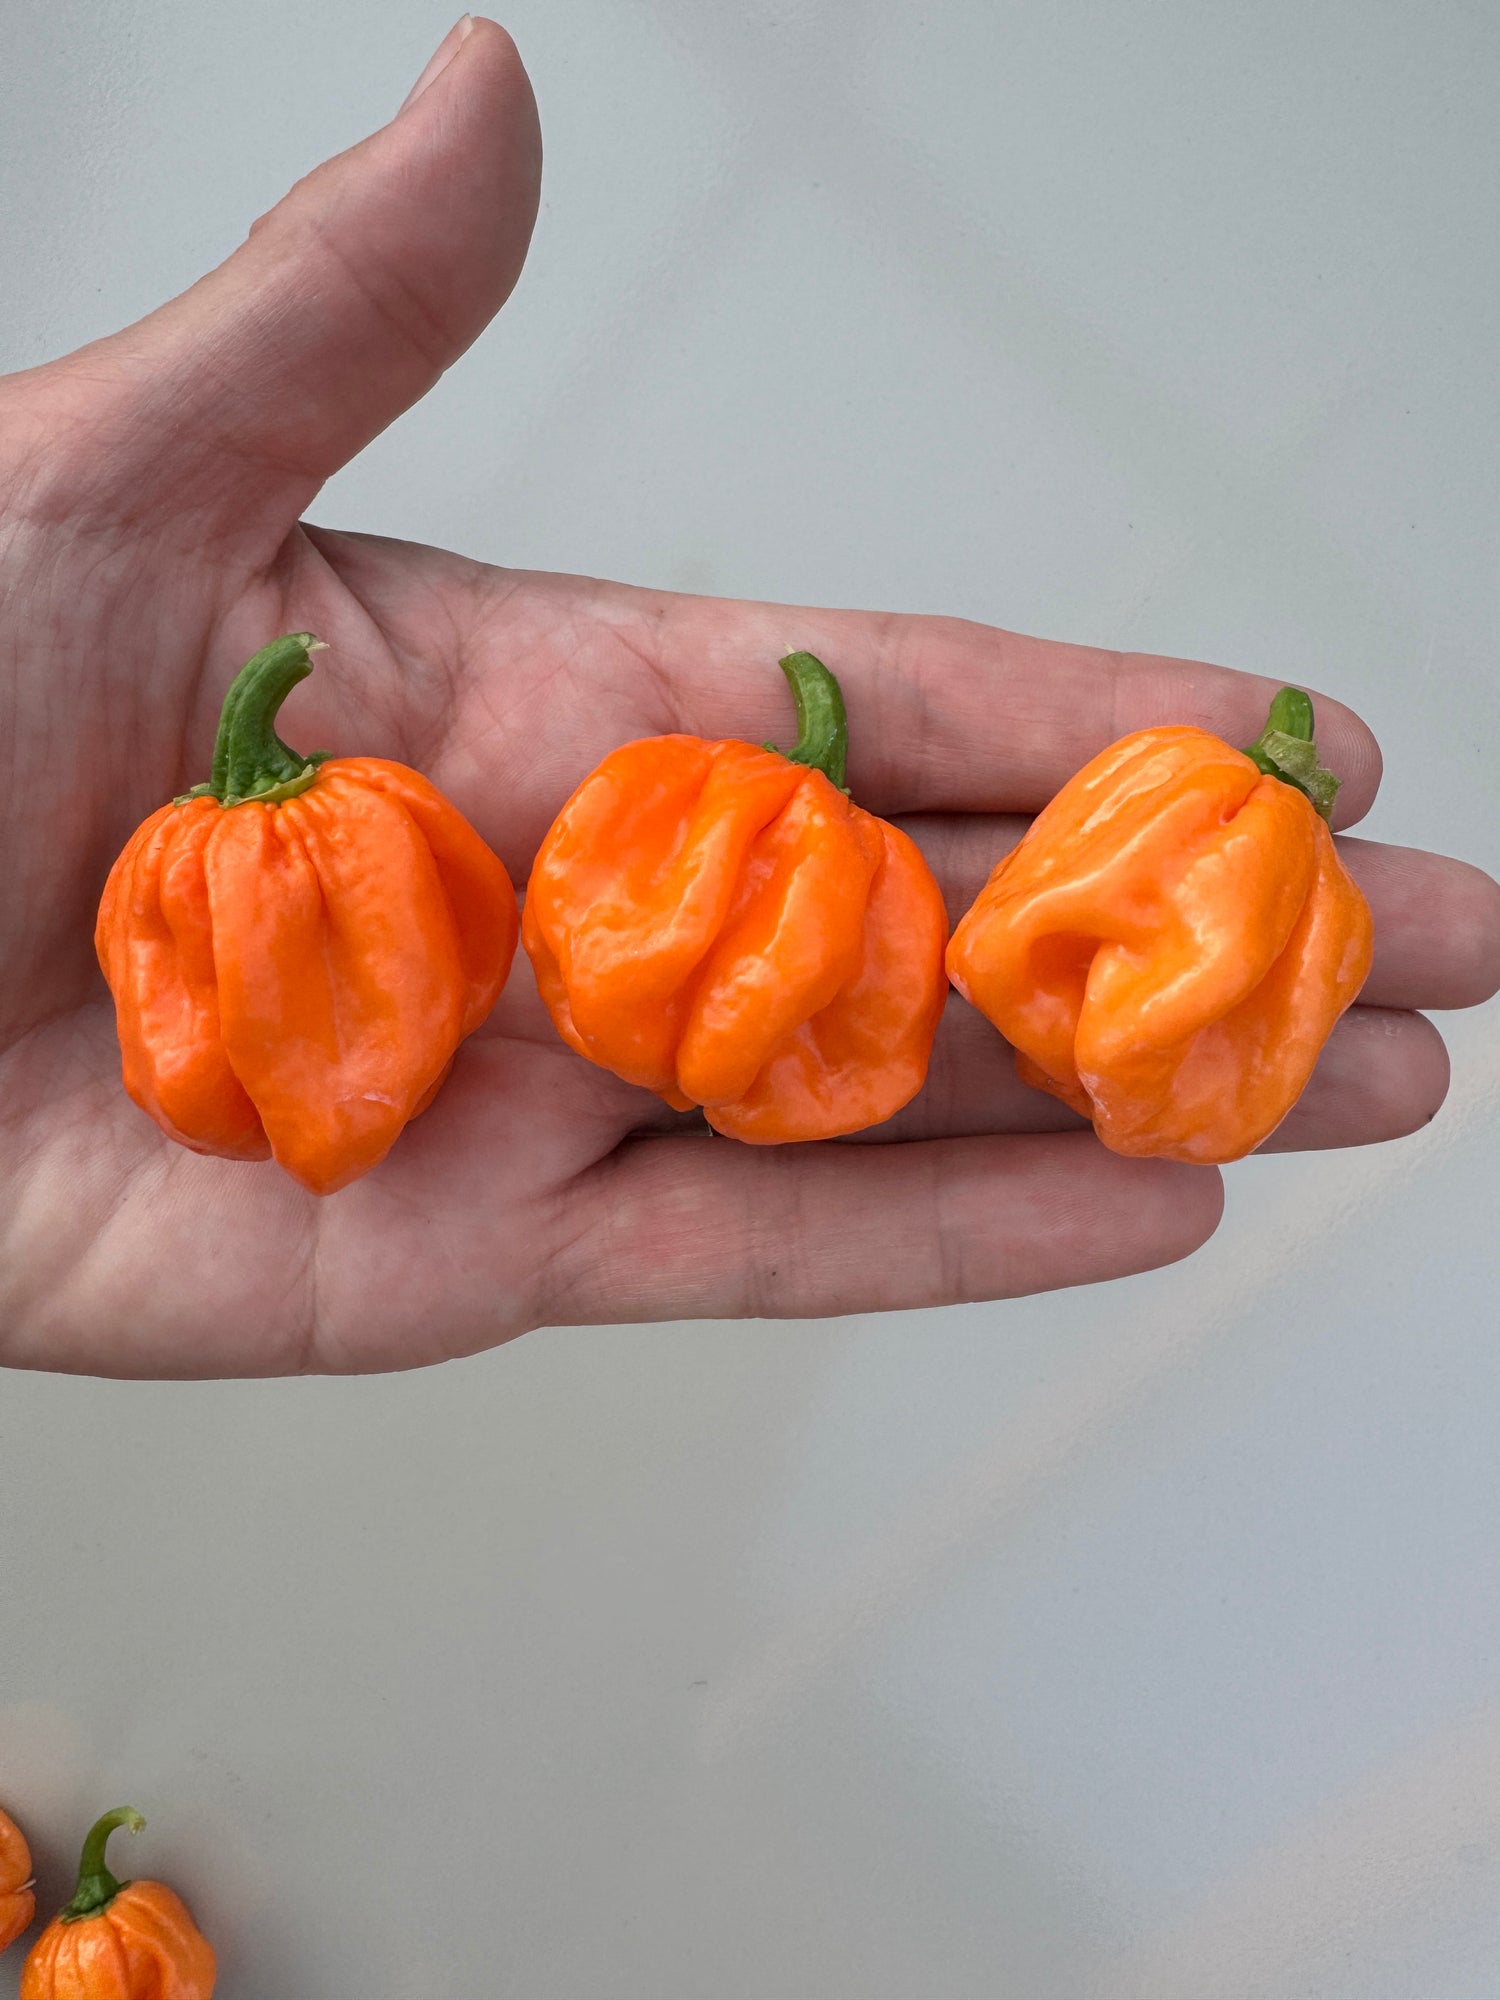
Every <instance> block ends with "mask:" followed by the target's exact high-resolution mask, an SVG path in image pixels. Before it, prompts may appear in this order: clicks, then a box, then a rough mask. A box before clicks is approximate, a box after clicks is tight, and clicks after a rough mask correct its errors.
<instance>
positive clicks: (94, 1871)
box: [58, 1806, 146, 1924]
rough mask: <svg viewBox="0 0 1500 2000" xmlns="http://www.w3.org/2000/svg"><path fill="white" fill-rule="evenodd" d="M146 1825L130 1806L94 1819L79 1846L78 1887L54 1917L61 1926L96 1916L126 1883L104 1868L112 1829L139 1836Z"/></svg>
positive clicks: (126, 1886)
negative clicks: (121, 1829)
mask: <svg viewBox="0 0 1500 2000" xmlns="http://www.w3.org/2000/svg"><path fill="white" fill-rule="evenodd" d="M145 1824H146V1822H145V1821H144V1820H143V1819H142V1818H141V1816H140V1814H139V1813H138V1812H136V1811H134V1810H133V1808H131V1807H130V1806H116V1807H115V1809H114V1811H113V1812H107V1813H106V1814H105V1815H104V1817H103V1819H100V1820H96V1821H95V1822H94V1824H93V1825H92V1826H91V1827H90V1828H89V1832H88V1838H87V1839H86V1840H85V1841H84V1843H83V1859H82V1860H81V1861H80V1862H79V1864H78V1887H77V1888H76V1889H75V1890H74V1891H73V1897H72V1901H71V1902H68V1903H65V1904H64V1905H63V1907H62V1909H61V1910H59V1912H58V1917H59V1919H60V1921H61V1922H63V1923H65V1924H76V1923H77V1922H78V1920H79V1919H80V1918H81V1917H93V1916H97V1915H98V1913H99V1912H100V1910H104V1909H107V1908H108V1907H109V1905H110V1904H111V1903H112V1902H113V1901H114V1899H115V1897H116V1896H118V1895H119V1893H120V1891H121V1890H122V1889H125V1888H128V1887H129V1886H130V1885H129V1884H128V1883H127V1882H117V1881H116V1880H115V1878H114V1876H113V1875H111V1874H110V1872H109V1870H108V1869H107V1868H106V1867H105V1865H104V1849H105V1846H106V1844H107V1842H108V1840H109V1836H110V1835H111V1834H112V1833H113V1832H114V1831H115V1829H116V1827H121V1826H123V1827H128V1828H129V1830H130V1831H131V1832H132V1833H139V1832H140V1830H141V1828H142V1827H143V1826H144V1825H145Z"/></svg>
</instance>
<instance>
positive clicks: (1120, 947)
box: [948, 691, 1372, 1164]
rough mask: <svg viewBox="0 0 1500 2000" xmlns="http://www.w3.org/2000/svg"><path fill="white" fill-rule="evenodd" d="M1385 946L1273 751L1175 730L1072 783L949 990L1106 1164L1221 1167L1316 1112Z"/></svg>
mask: <svg viewBox="0 0 1500 2000" xmlns="http://www.w3.org/2000/svg"><path fill="white" fill-rule="evenodd" d="M1287 692H1295V691H1287ZM1300 699H1301V701H1302V702H1303V703H1306V697H1305V696H1302V697H1301V698H1300ZM1280 700H1281V697H1278V701H1280ZM1275 714H1276V711H1275V710H1273V717H1274V716H1275ZM1306 715H1307V724H1306V732H1305V734H1306V738H1307V741H1308V743H1309V744H1310V740H1311V706H1310V704H1307V706H1306ZM1266 740H1267V739H1265V738H1263V739H1262V741H1263V742H1264V741H1266ZM1294 748H1295V746H1294ZM1298 768H1301V766H1300V765H1299V767H1298ZM1317 775H1318V777H1319V778H1320V779H1327V781H1328V783H1329V785H1330V786H1333V781H1332V780H1331V779H1330V778H1328V774H1327V773H1323V772H1321V771H1319V772H1318V774H1317ZM1334 788H1336V787H1334ZM1329 803H1330V804H1331V794H1330V796H1329ZM1371 949H1372V927H1371V921H1370V912H1369V908H1368V906H1367V904H1366V902H1365V899H1364V897H1363V896H1362V895H1361V894H1360V891H1359V890H1358V888H1357V887H1356V886H1355V884H1354V882H1353V881H1352V880H1351V878H1350V877H1349V875H1348V873H1347V871H1346V870H1345V868H1344V866H1343V863H1342V862H1341V861H1340V860H1339V857H1338V855H1337V853H1336V851H1335V849H1334V844H1333V839H1332V836H1331V835H1330V833H1329V830H1328V827H1327V825H1326V823H1325V821H1324V820H1323V818H1321V817H1320V814H1319V810H1318V808H1317V807H1315V806H1314V804H1313V803H1312V800H1311V798H1310V797H1309V796H1307V795H1305V794H1304V792H1303V791H1302V790H1301V789H1298V788H1297V786H1296V784H1295V782H1294V781H1292V780H1290V779H1287V778H1284V777H1283V776H1282V775H1275V774H1271V773H1270V772H1268V771H1267V769H1266V768H1265V767H1264V764H1260V765H1258V764H1257V761H1256V760H1255V752H1254V750H1252V751H1251V752H1245V751H1240V750H1235V749H1232V748H1231V747H1230V745H1229V744H1227V743H1224V742H1221V741H1220V740H1219V738H1218V737H1216V736H1212V735H1210V734H1208V733H1207V732H1206V731H1205V730H1201V729H1193V728H1186V727H1180V728H1179V727H1168V728H1157V729H1145V730H1141V731H1139V732H1137V733H1136V734H1134V735H1131V736H1127V737H1125V738H1123V739H1122V740H1121V741H1120V742H1118V743H1115V744H1112V745H1111V746H1110V748H1109V749H1107V750H1105V751H1103V752H1102V753H1101V754H1100V755H1099V756H1097V757H1096V758H1095V759H1094V760H1093V762H1092V763H1090V764H1088V765H1086V766H1085V767H1084V768H1083V770H1081V771H1080V772H1078V774H1077V775H1076V776H1075V777H1074V778H1072V779H1071V780H1070V781H1069V782H1068V784H1066V785H1065V786H1064V787H1063V789H1062V790H1061V791H1060V792H1059V793H1058V794H1057V796H1056V797H1055V798H1054V799H1053V800H1052V801H1051V803H1050V804H1049V805H1048V806H1047V807H1046V809H1045V810H1044V811H1043V812H1042V813H1040V814H1039V815H1038V817H1037V818H1036V820H1035V821H1034V822H1033V823H1032V825H1031V827H1030V829H1029V831H1028V832H1027V834H1026V836H1025V838H1024V839H1023V840H1022V841H1021V843H1020V845H1019V846H1018V847H1016V848H1015V849H1014V850H1013V852H1012V853H1011V854H1010V855H1008V856H1007V857H1006V859H1005V860H1003V861H1002V862H1001V863H1000V865H999V866H998V867H997V868H996V869H995V871H994V873H993V874H992V875H991V877H990V879H989V882H988V883H987V885H986V886H985V888H984V889H983V890H982V892H981V893H980V895H979V898H978V900H977V901H976V902H975V904H974V905H973V907H972V908H971V909H970V910H969V911H968V913H967V914H966V915H965V916H964V917H963V919H962V920H961V922H960V923H959V925H958V928H957V930H956V931H955V932H954V935H953V939H952V942H951V944H950V945H949V948H948V972H949V976H950V978H951V979H952V981H953V983H954V985H955V986H956V987H957V988H958V990H959V992H960V993H962V994H963V996H964V997H965V999H967V1000H969V1001H970V1002H972V1004H973V1005H974V1006H975V1007H977V1008H978V1009H979V1010H980V1012H981V1013H983V1014H985V1015H986V1016H987V1017H988V1018H989V1019H990V1020H991V1021H992V1022H993V1023H994V1025H995V1026H996V1027H997V1028H998V1029H999V1030H1000V1032H1001V1034H1002V1035H1004V1036H1005V1038H1006V1040H1007V1041H1009V1042H1010V1043H1012V1045H1013V1046H1014V1048H1015V1050H1016V1070H1017V1073H1018V1075H1019V1076H1020V1077H1021V1078H1022V1080H1023V1081H1024V1082H1026V1083H1029V1084H1033V1085H1035V1086H1037V1087H1039V1088H1040V1089H1043V1090H1047V1091H1050V1092H1051V1093H1052V1094H1053V1096H1055V1097H1059V1098H1061V1099H1062V1100H1063V1102H1064V1103H1066V1104H1069V1105H1071V1106H1072V1107H1073V1109H1074V1110H1076V1111H1080V1112H1082V1113H1083V1114H1084V1116H1085V1117H1088V1118H1091V1119H1092V1121H1093V1124H1094V1129H1095V1131H1096V1132H1097V1133H1098V1135H1099V1137H1100V1138H1101V1139H1102V1140H1103V1141H1104V1143H1105V1145H1106V1146H1108V1147H1110V1148H1111V1149H1112V1150H1113V1151H1115V1152H1117V1153H1127V1154H1137V1155H1157V1156H1161V1157H1163V1158H1167V1159H1174V1160H1187V1161H1196V1162H1199V1163H1202V1164H1209V1163H1222V1162H1225V1161H1229V1160H1236V1159H1239V1158H1241V1157H1242V1156H1243V1155H1244V1154H1246V1153H1249V1152H1251V1151H1252V1150H1253V1149H1254V1148H1255V1147H1256V1146H1258V1145H1260V1143H1261V1142H1262V1141H1263V1140H1264V1139H1265V1138H1267V1137H1268V1136H1269V1135H1270V1133H1271V1132H1273V1131H1274V1130H1275V1128H1276V1127H1277V1125H1279V1124H1280V1122H1281V1120H1282V1119H1283V1118H1284V1117H1285V1116H1286V1114H1287V1112H1288V1111H1289V1110H1290V1109H1291V1107H1292V1105H1293V1104H1295V1103H1296V1101H1297V1098H1298V1097H1299V1096H1300V1095H1301V1092H1302V1089H1303V1087H1304V1085H1305V1084H1306V1082H1307V1080H1308V1078H1309V1076H1310V1075H1311V1074H1312V1069H1313V1065H1314V1063H1315V1062H1316V1061H1317V1057H1318V1052H1319V1050H1320V1049H1321V1048H1322V1046H1323V1044H1324V1042H1325V1041H1326V1040H1327V1039H1328V1036H1329V1034H1330V1033H1331V1032H1332V1030H1333V1027H1334V1024H1335V1022H1336V1021H1337V1020H1338V1018H1339V1016H1340V1015H1341V1014H1342V1013H1343V1012H1344V1010H1345V1008H1347V1007H1348V1006H1349V1005H1350V1004H1351V1002H1352V1001H1353V1000H1354V998H1355V996H1356V994H1357V993H1358V992H1359V989H1360V987H1361V986H1362V985H1363V983H1364V979H1365V975H1366V974H1367V973H1368V971H1369V969H1370V958H1371Z"/></svg>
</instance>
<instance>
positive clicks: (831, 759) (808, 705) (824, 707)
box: [761, 653, 849, 798]
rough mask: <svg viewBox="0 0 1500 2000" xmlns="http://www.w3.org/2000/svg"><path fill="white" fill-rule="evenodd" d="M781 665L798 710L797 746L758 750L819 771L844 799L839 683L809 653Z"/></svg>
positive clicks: (845, 746)
mask: <svg viewBox="0 0 1500 2000" xmlns="http://www.w3.org/2000/svg"><path fill="white" fill-rule="evenodd" d="M780 665H781V671H782V672H783V673H784V674H785V675H786V677H787V683H788V685H789V686H790V688H791V690H792V700H793V701H794V702H795V703H796V706H797V742H796V745H795V747H794V748H793V749H791V750H783V749H782V748H781V747H780V745H779V744H776V743H766V744H763V745H762V746H761V747H762V748H763V749H766V750H774V751H775V752H776V754H777V756H779V757H785V758H786V760H787V762H788V763H791V764H807V765H809V766H811V768H812V769H813V770H815V771H821V772H822V773H823V776H824V777H825V778H827V779H828V781H829V783H830V784H833V785H836V786H837V787H838V789H839V790H840V791H841V792H842V793H843V794H844V795H845V797H846V798H847V797H848V794H849V787H848V786H847V785H846V784H845V783H844V772H845V767H846V765H847V764H848V761H849V717H848V714H847V712H846V710H845V708H844V696H843V692H842V690H841V689H840V687H839V684H838V682H837V681H836V680H835V679H834V677H833V675H832V674H831V673H830V672H829V671H828V669H827V667H825V666H824V664H823V662H822V661H821V660H820V659H818V658H817V657H816V656H815V655H814V654H812V653H788V654H787V655H786V657H785V658H784V659H783V660H782V661H781V663H780Z"/></svg>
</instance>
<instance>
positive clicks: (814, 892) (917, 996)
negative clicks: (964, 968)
mask: <svg viewBox="0 0 1500 2000" xmlns="http://www.w3.org/2000/svg"><path fill="white" fill-rule="evenodd" d="M781 665H782V670H783V672H784V673H785V674H786V676H787V679H788V681H789V682H790V683H791V687H792V694H793V698H794V699H795V701H796V705H797V720H798V725H799V729H800V735H799V737H798V741H797V746H796V748H795V749H794V750H791V751H789V752H787V753H785V754H783V753H782V752H781V751H779V750H777V749H775V748H773V747H772V746H770V745H766V746H765V747H764V748H760V749H757V748H756V747H755V745H754V744H751V743H739V742H735V741H732V740H726V741H719V742H709V741H706V740H704V739H703V738H701V737H697V736H652V737H647V738H645V739H643V740H642V741H640V742H636V743H627V744H625V745H624V747H623V748H621V749H619V750H616V751H614V752H613V753H612V754H611V755H610V756H608V757H606V758H605V760H604V762H603V763H602V764H600V765H599V767H598V768H597V770H595V771H594V772H593V773H592V774H591V775H590V776H589V777H587V778H585V779H584V781H583V783H582V784H581V785H580V786H579V787H578V789H577V791H576V792H574V794H573V796H572V798H571V799H569V801H568V803H567V804H566V805H565V806H564V807H563V809H562V811H561V812H560V813H559V814H558V816H557V819H556V820H555V821H554V822H553V825H552V828H551V831H550V832H549V833H548V835H547V837H546V839H545V840H544V841H543V842H542V846H541V851H540V852H539V853H538V855H537V858H536V865H535V867H534V868H533V870H532V875H531V881H530V883H529V884H528V887H527V891H526V910H525V917H524V920H523V935H524V938H525V943H526V949H527V951H528V952H529V953H530V956H531V961H532V964H533V965H534V966H535V968H536V977H537V985H538V987H539V988H540V990H541V994H542V998H543V999H544V1000H545V1001H546V1003H547V1006H548V1009H549V1010H550V1012H551V1015H552V1019H553V1021H554V1022H555V1023H556V1026H557V1030H558V1032H559V1034H561V1036H562V1037H563V1039H564V1041H566V1042H567V1043H568V1044H569V1045H570V1046H571V1047H572V1048H574V1049H576V1050H577V1051H578V1053H579V1054H580V1055H583V1056H587V1057H588V1059H589V1061H590V1062H594V1063H598V1064H600V1065H601V1066H602V1067H603V1068H605V1069H609V1070H613V1071H614V1073H615V1075H616V1076H620V1077H623V1078H625V1080H626V1081H627V1082H628V1083H635V1084H643V1085H644V1086H645V1087H646V1088H647V1089H648V1090H654V1091H656V1092H657V1094H658V1095H659V1096H661V1097H664V1098H665V1099H666V1101H667V1102H668V1103H669V1104H671V1105H672V1106H674V1107H675V1108H676V1109H678V1110H687V1109H689V1108H690V1107H691V1106H693V1105H702V1106H703V1108H704V1111H705V1113H706V1115H707V1118H708V1122H709V1124H710V1125H712V1126H713V1127H714V1128H715V1130H717V1131H719V1132H725V1133H728V1134H729V1136H730V1137H732V1138H735V1139H745V1140H748V1141H750V1143H751V1144H754V1145H775V1144H778V1143H780V1142H782V1141H786V1140H795V1139H827V1138H831V1137H832V1136H834V1135H835V1134H836V1133H840V1132H857V1131H861V1130H863V1129H864V1128H865V1127H866V1126H869V1125H876V1124H879V1123H880V1121H881V1120H882V1119H885V1118H889V1117H890V1116H891V1115H892V1113H894V1112H896V1111H898V1110H899V1109H900V1108H901V1106H902V1105H903V1104H905V1103H906V1102H907V1100H908V1099H909V1098H911V1097H913V1096H914V1095H915V1094H916V1092H917V1091H918V1090H919V1089H920V1088H921V1086H922V1082H923V1079H924V1077H925V1076H926V1073H927V1061H928V1056H929V1054H930V1053H931V1049H932V1038H933V1034H934V1032H935V1030H936V1028H937V1022H938V1016H939V1015H940V1014H941V1012H942V1009H943V998H944V990H945V989H944V979H943V945H944V942H945V941H946V938H947V923H946V919H945V915H944V909H943V899H942V895H941V893H940V892H939V890H938V886H937V884H936V882H934V880H933V879H932V876H931V874H930V873H929V871H928V868H927V864H926V863H925V862H924V861H923V859H922V857H921V855H920V854H919V853H918V851H917V849H916V848H915V847H914V846H913V844H912V842H911V841H910V840H909V839H908V838H907V837H906V835H905V834H904V833H901V832H899V831H898V830H897V829H896V828H895V827H893V826H890V825H888V824H887V823H886V822H885V821H884V820H881V819H876V818H875V817H874V816H873V815H872V814H870V813H867V812H864V811H862V810H861V808H860V807H858V806H856V805H853V804H851V803H850V800H849V798H848V796H847V794H846V793H845V792H844V790H843V789H842V787H843V781H844V763H845V757H846V753H847V747H848V724H847V721H846V718H845V713H844V703H843V698H842V696H841V695H840V693H839V687H838V683H837V681H835V679H834V677H833V675H832V674H831V673H829V671H828V669H827V668H826V667H825V666H823V665H822V663H821V662H820V661H818V660H815V659H814V658H813V656H812V654H811V653H792V654H789V655H788V656H787V658H786V659H784V660H783V661H782V662H781Z"/></svg>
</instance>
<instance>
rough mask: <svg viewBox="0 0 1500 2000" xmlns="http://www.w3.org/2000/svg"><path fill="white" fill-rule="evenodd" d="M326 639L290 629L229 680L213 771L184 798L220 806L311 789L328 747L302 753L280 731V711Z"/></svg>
mask: <svg viewBox="0 0 1500 2000" xmlns="http://www.w3.org/2000/svg"><path fill="white" fill-rule="evenodd" d="M322 645H323V641H322V640H321V639H315V638H314V637H313V635H312V633H311V632H288V633H287V634H286V636H285V637H284V638H281V639H273V640H272V641H271V643H270V645H269V646H263V647H262V648H261V650H260V651H259V652H258V653H257V654H256V655H255V657H254V658H253V659H250V660H247V661H246V662H245V664H244V666H242V667H241V668H240V670H239V672H238V673H237V674H236V675H235V677H234V679H233V681H232V682H231V683H230V686H229V692H228V694H226V695H225V697H224V706H223V708H222V709H221V710H220V711H219V732H218V735H217V736H216V737H215V738H214V762H213V776H212V777H211V778H210V779H209V781H208V783H207V784H206V785H194V787H193V789H192V790H191V791H190V792H184V793H183V794H182V798H181V799H178V800H177V801H176V803H177V804H178V805H181V804H182V802H183V800H184V799H193V798H205V797H206V798H214V799H217V800H218V801H219V804H220V805H221V806H238V805H243V804H244V803H245V801H246V800H247V799H263V800H267V801H272V800H276V799H290V798H295V797H296V795H297V793H298V792H303V791H306V789H307V787H308V786H309V785H310V784H311V783H312V781H313V779H314V778H315V777H316V775H317V771H318V766H319V765H320V764H321V763H323V762H324V761H325V760H326V758H327V756H328V752H327V751H326V750H315V751H314V752H313V753H312V755H311V756H310V757H302V756H299V755H298V753H297V752H296V751H295V750H292V749H290V748H289V747H288V746H287V745H286V744H285V743H283V742H282V740H281V738H280V737H279V736H278V735H277V734H276V727H275V725H276V713H277V710H278V709H279V708H280V707H281V704H282V703H283V702H284V701H285V700H286V698H287V696H288V695H289V694H290V693H291V691H292V689H293V688H294V687H295V686H296V685H297V683H298V681H302V680H306V679H307V676H308V675H309V674H310V673H311V672H312V660H311V657H310V655H311V654H313V653H315V652H317V651H318V650H319V649H320V648H321V647H322Z"/></svg>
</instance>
